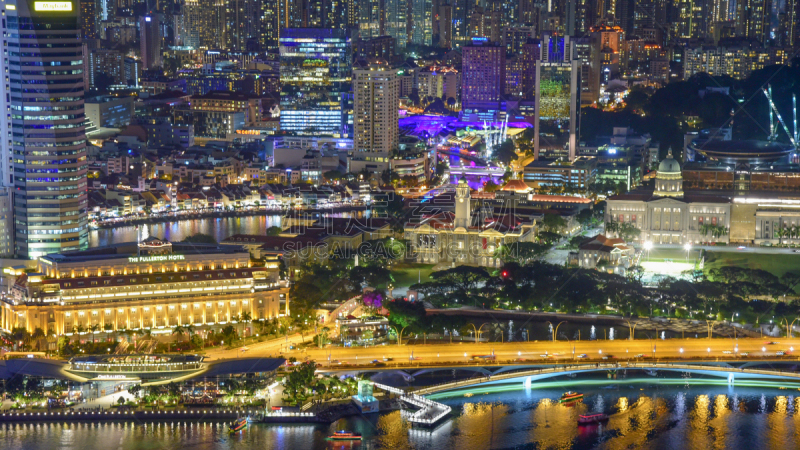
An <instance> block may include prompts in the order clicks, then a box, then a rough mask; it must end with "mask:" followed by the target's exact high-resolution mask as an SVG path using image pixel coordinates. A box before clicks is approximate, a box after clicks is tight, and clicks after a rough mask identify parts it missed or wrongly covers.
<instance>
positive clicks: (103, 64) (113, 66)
mask: <svg viewBox="0 0 800 450" xmlns="http://www.w3.org/2000/svg"><path fill="white" fill-rule="evenodd" d="M88 56H89V58H88V59H89V62H88V72H89V73H88V77H87V78H88V79H89V87H91V88H96V87H97V83H96V80H97V77H98V74H100V73H104V74H106V75H107V76H109V77H111V79H112V80H114V84H119V85H124V84H126V79H125V64H124V59H125V56H124V55H123V54H122V53H121V52H120V51H118V50H110V49H107V48H96V49H92V50H90V51H89V55H88Z"/></svg>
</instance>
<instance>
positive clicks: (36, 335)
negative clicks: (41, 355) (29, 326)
mask: <svg viewBox="0 0 800 450" xmlns="http://www.w3.org/2000/svg"><path fill="white" fill-rule="evenodd" d="M45 336H46V335H45V333H44V330H43V329H41V328H40V327H36V329H35V330H33V334H32V335H31V341H33V342H36V350H39V340H40V339H43V338H44V337H45Z"/></svg>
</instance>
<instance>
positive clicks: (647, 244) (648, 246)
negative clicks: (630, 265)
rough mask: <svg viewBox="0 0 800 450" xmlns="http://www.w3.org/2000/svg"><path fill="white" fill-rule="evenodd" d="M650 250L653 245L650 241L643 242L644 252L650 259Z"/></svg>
mask: <svg viewBox="0 0 800 450" xmlns="http://www.w3.org/2000/svg"><path fill="white" fill-rule="evenodd" d="M652 249H653V243H652V242H651V241H645V243H644V250H645V251H646V252H647V256H648V257H650V250H652Z"/></svg>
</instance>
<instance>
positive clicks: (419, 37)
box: [411, 0, 433, 45]
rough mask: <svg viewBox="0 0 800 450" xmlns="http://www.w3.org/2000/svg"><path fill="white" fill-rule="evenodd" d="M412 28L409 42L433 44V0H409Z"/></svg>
mask: <svg viewBox="0 0 800 450" xmlns="http://www.w3.org/2000/svg"><path fill="white" fill-rule="evenodd" d="M411 2H412V5H411V11H412V14H413V17H412V19H413V22H414V25H413V29H412V31H411V43H412V44H417V45H433V2H432V0H411Z"/></svg>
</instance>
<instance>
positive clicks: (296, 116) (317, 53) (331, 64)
mask: <svg viewBox="0 0 800 450" xmlns="http://www.w3.org/2000/svg"><path fill="white" fill-rule="evenodd" d="M280 43H281V44H280V64H281V69H280V74H281V130H282V131H284V132H288V133H292V134H298V135H317V136H334V137H341V136H342V135H345V134H346V126H347V115H348V106H347V103H348V101H349V99H348V98H347V93H348V92H349V91H350V85H351V78H350V67H351V65H352V64H351V55H352V54H351V46H350V38H349V37H348V36H347V33H346V32H345V31H344V30H334V29H315V28H287V29H285V30H283V32H282V35H281V37H280Z"/></svg>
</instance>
